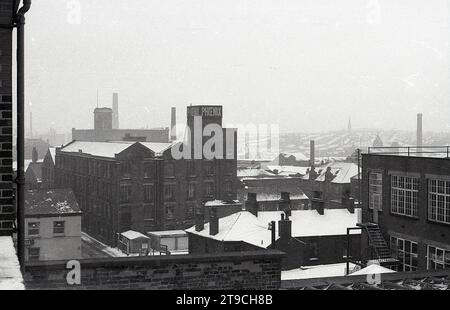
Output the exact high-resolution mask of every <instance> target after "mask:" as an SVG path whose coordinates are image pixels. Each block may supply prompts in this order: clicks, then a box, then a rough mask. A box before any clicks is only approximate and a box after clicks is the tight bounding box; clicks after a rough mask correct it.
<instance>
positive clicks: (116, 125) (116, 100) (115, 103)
mask: <svg viewBox="0 0 450 310" xmlns="http://www.w3.org/2000/svg"><path fill="white" fill-rule="evenodd" d="M112 110H113V119H112V128H113V129H119V94H118V93H113V104H112Z"/></svg>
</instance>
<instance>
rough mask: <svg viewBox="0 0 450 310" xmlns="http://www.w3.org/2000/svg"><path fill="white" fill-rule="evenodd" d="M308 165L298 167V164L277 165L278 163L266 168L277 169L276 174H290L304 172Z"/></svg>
mask: <svg viewBox="0 0 450 310" xmlns="http://www.w3.org/2000/svg"><path fill="white" fill-rule="evenodd" d="M309 168H310V167H299V166H278V165H268V166H267V169H268V170H270V171H277V174H278V175H291V174H298V173H299V174H302V175H304V174H306V170H308V169H309Z"/></svg>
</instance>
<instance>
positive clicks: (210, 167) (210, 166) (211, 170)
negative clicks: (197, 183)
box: [203, 161, 214, 175]
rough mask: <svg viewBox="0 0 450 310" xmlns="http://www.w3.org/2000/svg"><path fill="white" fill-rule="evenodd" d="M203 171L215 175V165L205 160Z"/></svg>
mask: <svg viewBox="0 0 450 310" xmlns="http://www.w3.org/2000/svg"><path fill="white" fill-rule="evenodd" d="M203 172H204V174H205V175H213V174H214V166H213V163H212V162H211V161H205V162H204V163H203Z"/></svg>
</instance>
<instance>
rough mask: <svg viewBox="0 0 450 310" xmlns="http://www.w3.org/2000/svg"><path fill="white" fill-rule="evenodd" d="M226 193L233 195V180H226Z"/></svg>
mask: <svg viewBox="0 0 450 310" xmlns="http://www.w3.org/2000/svg"><path fill="white" fill-rule="evenodd" d="M225 193H226V194H227V195H231V194H232V193H233V182H231V181H226V182H225Z"/></svg>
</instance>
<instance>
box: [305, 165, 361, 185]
mask: <svg viewBox="0 0 450 310" xmlns="http://www.w3.org/2000/svg"><path fill="white" fill-rule="evenodd" d="M328 168H330V172H331V173H332V174H333V176H334V177H333V179H332V181H331V183H339V184H343V183H350V181H351V178H352V177H354V176H355V175H358V165H356V164H354V163H343V162H334V163H330V164H327V165H324V166H319V167H315V168H314V169H315V171H316V172H317V173H318V174H319V175H318V176H317V177H316V179H315V180H316V181H325V174H326V173H327V169H328ZM319 172H320V173H319ZM303 178H304V179H308V178H309V175H305V176H304V177H303Z"/></svg>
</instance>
